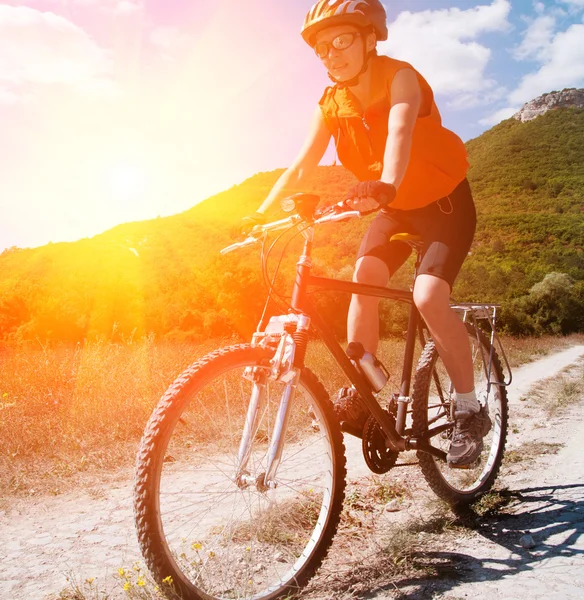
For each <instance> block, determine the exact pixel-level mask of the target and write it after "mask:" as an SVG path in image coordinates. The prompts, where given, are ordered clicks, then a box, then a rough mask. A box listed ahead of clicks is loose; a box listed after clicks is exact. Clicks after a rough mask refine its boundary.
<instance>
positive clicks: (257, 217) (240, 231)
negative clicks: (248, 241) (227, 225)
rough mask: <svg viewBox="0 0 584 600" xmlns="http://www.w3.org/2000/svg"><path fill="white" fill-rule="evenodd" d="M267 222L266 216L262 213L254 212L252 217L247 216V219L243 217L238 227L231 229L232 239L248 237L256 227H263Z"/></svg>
mask: <svg viewBox="0 0 584 600" xmlns="http://www.w3.org/2000/svg"><path fill="white" fill-rule="evenodd" d="M265 222H266V216H265V215H264V214H263V213H261V212H254V213H252V214H251V215H247V216H246V217H243V219H241V220H240V221H239V223H237V225H234V226H233V228H232V229H231V237H232V238H239V237H241V236H246V235H248V234H249V233H251V231H252V230H253V228H254V227H255V226H256V225H263V224H264V223H265Z"/></svg>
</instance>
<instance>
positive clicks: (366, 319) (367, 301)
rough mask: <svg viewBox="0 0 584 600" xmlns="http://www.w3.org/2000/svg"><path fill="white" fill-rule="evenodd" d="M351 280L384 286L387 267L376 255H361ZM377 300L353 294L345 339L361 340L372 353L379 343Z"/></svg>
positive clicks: (387, 271) (387, 274)
mask: <svg viewBox="0 0 584 600" xmlns="http://www.w3.org/2000/svg"><path fill="white" fill-rule="evenodd" d="M353 281H355V282H357V283H366V284H369V285H378V286H385V285H387V282H388V281H389V269H388V267H387V265H386V264H385V262H384V261H383V260H381V259H380V258H377V257H376V256H362V257H361V258H359V259H358V260H357V264H356V267H355V274H354V275H353ZM379 301H380V298H374V297H373V296H358V295H356V294H354V295H353V296H352V298H351V304H350V306H349V315H348V318H347V341H349V342H361V344H363V348H365V350H367V351H368V352H371V353H372V354H375V353H376V352H377V345H378V343H379Z"/></svg>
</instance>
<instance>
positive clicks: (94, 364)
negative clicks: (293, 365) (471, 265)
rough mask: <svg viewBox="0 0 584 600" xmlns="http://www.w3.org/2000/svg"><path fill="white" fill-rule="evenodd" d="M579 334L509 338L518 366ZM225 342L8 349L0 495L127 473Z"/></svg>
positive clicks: (331, 368) (396, 349)
mask: <svg viewBox="0 0 584 600" xmlns="http://www.w3.org/2000/svg"><path fill="white" fill-rule="evenodd" d="M582 339H583V338H582V336H576V337H571V338H538V339H537V340H530V339H524V340H511V339H507V340H505V344H506V347H507V348H508V349H509V355H510V357H511V359H512V361H513V364H517V362H518V361H521V362H525V361H527V360H529V359H532V358H537V357H538V356H540V355H541V354H542V353H543V352H550V351H551V350H553V349H554V348H563V347H565V346H568V345H570V344H574V343H578V342H580V341H581V340H582ZM220 345H222V344H221V342H220V341H217V340H215V341H210V342H209V343H208V344H206V345H197V346H195V345H189V344H173V345H171V344H159V343H155V342H154V341H153V340H145V341H141V342H135V343H125V344H113V343H106V342H103V343H99V342H95V343H89V344H85V345H83V346H81V345H78V346H73V347H71V346H57V347H42V346H40V345H29V346H17V347H12V348H4V349H3V350H2V354H1V358H2V360H1V361H0V490H2V491H1V492H0V494H1V495H2V496H4V497H8V496H11V495H30V494H44V493H52V494H59V493H61V492H64V491H65V490H67V489H68V488H70V487H71V486H72V485H74V484H75V482H76V481H78V480H79V478H84V479H87V478H91V476H92V474H97V473H100V472H103V471H111V470H117V469H120V468H123V469H126V470H127V471H130V470H131V469H132V466H133V463H134V454H135V450H136V447H137V444H138V442H139V439H140V436H141V434H142V430H143V428H144V425H145V423H146V421H147V419H148V416H149V415H150V413H151V411H152V409H153V407H154V406H155V404H156V402H157V401H158V399H159V398H160V396H161V395H162V393H163V392H164V390H165V389H166V388H167V386H168V385H169V383H170V382H172V381H173V379H174V378H175V377H176V375H178V374H179V373H180V372H181V371H182V370H184V368H185V367H186V366H188V365H189V364H190V363H192V362H193V361H194V360H196V359H197V358H198V357H200V356H202V355H203V354H205V353H206V352H208V351H210V350H212V349H214V348H217V347H219V346H220ZM403 347H404V344H403V341H401V340H389V341H384V342H382V344H381V348H380V352H379V356H380V358H381V359H382V361H383V362H384V363H385V364H386V366H387V367H388V369H389V370H390V372H391V374H392V379H391V380H390V384H389V385H388V386H387V388H386V389H388V390H390V388H395V387H396V384H397V382H398V381H399V377H400V374H401V357H402V353H403ZM307 362H308V364H309V365H310V366H311V368H312V369H313V370H314V371H315V372H316V373H317V374H318V375H319V377H320V378H321V380H322V381H323V382H325V384H326V387H327V389H328V391H329V393H331V394H333V393H334V392H335V390H337V389H338V388H339V387H341V386H342V385H343V384H346V381H345V379H344V377H343V374H342V372H341V371H340V369H339V368H338V366H337V365H336V363H334V361H333V360H332V358H331V356H330V354H329V352H328V350H327V349H326V348H325V347H324V345H323V344H322V343H318V342H313V343H311V344H310V346H309V352H308V358H307Z"/></svg>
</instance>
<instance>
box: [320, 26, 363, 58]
mask: <svg viewBox="0 0 584 600" xmlns="http://www.w3.org/2000/svg"><path fill="white" fill-rule="evenodd" d="M360 35H361V34H360V33H359V32H357V31H350V32H347V33H341V35H337V37H336V38H335V39H334V40H333V41H332V42H319V43H318V44H316V45H315V46H314V51H315V52H316V55H317V56H318V58H326V57H327V56H328V54H329V52H330V49H331V48H334V49H335V50H341V51H342V50H346V49H347V48H350V47H351V46H352V45H353V42H354V41H355V40H356V39H357V38H358V37H359V36H360Z"/></svg>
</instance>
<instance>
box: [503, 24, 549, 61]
mask: <svg viewBox="0 0 584 600" xmlns="http://www.w3.org/2000/svg"><path fill="white" fill-rule="evenodd" d="M555 27H556V19H555V17H552V16H551V15H542V16H540V17H538V18H537V19H534V20H533V21H532V22H531V23H530V25H529V27H528V28H527V29H526V31H525V34H524V36H523V40H522V42H521V44H519V46H517V48H515V50H513V56H514V58H516V59H517V60H525V59H529V58H533V59H539V58H541V57H542V56H545V54H546V53H547V52H548V51H549V48H550V45H551V43H552V40H553V36H554V30H555Z"/></svg>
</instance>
